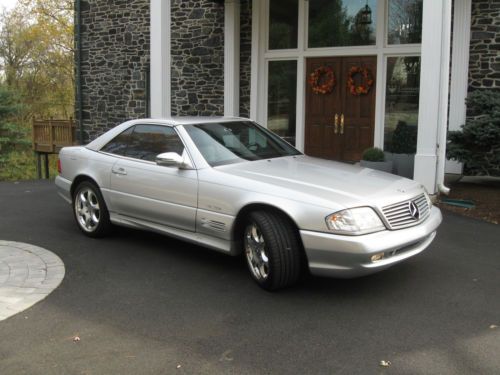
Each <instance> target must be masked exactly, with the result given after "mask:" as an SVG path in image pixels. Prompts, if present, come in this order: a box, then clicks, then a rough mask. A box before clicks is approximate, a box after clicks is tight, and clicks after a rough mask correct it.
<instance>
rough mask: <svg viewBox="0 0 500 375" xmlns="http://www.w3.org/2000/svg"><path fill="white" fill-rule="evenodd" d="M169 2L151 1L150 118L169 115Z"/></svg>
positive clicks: (170, 105) (164, 0)
mask: <svg viewBox="0 0 500 375" xmlns="http://www.w3.org/2000/svg"><path fill="white" fill-rule="evenodd" d="M170 6H171V5H170V0H151V3H150V7H151V31H150V33H151V74H150V77H151V85H150V87H151V92H150V98H151V117H152V118H166V117H170V115H171V107H172V104H171V95H172V94H171V81H170V77H171V73H170V69H171V61H170V54H171V52H170V51H171V40H170V21H171V19H170V17H171V14H170V13H171V8H170Z"/></svg>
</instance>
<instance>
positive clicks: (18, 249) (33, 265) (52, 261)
mask: <svg viewBox="0 0 500 375" xmlns="http://www.w3.org/2000/svg"><path fill="white" fill-rule="evenodd" d="M63 278H64V263H63V262H62V261H61V259H60V258H59V257H58V256H57V255H55V254H53V253H52V252H50V251H48V250H45V249H42V248H41V247H37V246H33V245H29V244H25V243H21V242H8V241H0V321H1V320H4V319H7V318H8V317H10V316H12V315H15V314H17V313H19V312H21V311H23V310H26V309H27V308H29V307H31V306H33V305H34V304H35V303H37V302H39V301H41V300H42V299H44V298H45V297H47V296H48V295H49V294H50V293H51V292H52V291H53V290H54V289H55V288H57V287H58V286H59V284H60V283H61V281H62V280H63Z"/></svg>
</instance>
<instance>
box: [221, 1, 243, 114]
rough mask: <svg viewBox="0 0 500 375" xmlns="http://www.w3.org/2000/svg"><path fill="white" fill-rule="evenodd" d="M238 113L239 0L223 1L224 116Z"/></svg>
mask: <svg viewBox="0 0 500 375" xmlns="http://www.w3.org/2000/svg"><path fill="white" fill-rule="evenodd" d="M239 114H240V0H225V2H224V116H239Z"/></svg>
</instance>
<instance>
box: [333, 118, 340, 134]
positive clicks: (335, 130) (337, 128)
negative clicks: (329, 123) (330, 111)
mask: <svg viewBox="0 0 500 375" xmlns="http://www.w3.org/2000/svg"><path fill="white" fill-rule="evenodd" d="M334 125H335V128H334V129H333V132H334V133H335V134H337V133H338V132H339V115H338V113H336V114H335V120H334Z"/></svg>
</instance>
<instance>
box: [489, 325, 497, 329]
mask: <svg viewBox="0 0 500 375" xmlns="http://www.w3.org/2000/svg"><path fill="white" fill-rule="evenodd" d="M496 328H498V326H497V325H496V324H492V325H491V326H490V329H496Z"/></svg>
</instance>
